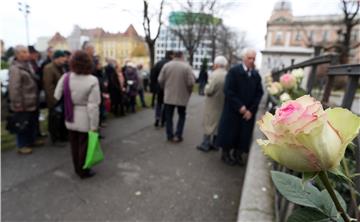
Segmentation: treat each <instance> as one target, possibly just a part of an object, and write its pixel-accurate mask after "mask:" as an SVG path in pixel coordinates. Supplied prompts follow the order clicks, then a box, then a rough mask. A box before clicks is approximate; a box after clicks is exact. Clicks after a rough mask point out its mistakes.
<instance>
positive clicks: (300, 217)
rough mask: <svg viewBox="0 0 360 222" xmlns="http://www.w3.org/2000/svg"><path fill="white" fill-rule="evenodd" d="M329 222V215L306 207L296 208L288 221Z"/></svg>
mask: <svg viewBox="0 0 360 222" xmlns="http://www.w3.org/2000/svg"><path fill="white" fill-rule="evenodd" d="M304 221H306V222H329V221H330V219H329V217H328V216H326V215H324V214H323V213H321V212H320V211H318V210H316V209H314V208H309V207H304V208H299V209H297V210H295V211H294V212H293V213H292V214H291V215H290V217H289V218H288V220H287V222H304Z"/></svg>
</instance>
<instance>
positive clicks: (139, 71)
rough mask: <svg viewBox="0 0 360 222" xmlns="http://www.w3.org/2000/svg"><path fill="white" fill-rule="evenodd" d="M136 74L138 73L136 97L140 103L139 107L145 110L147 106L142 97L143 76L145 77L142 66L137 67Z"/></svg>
mask: <svg viewBox="0 0 360 222" xmlns="http://www.w3.org/2000/svg"><path fill="white" fill-rule="evenodd" d="M136 68H137V73H138V80H139V84H138V95H139V98H140V102H141V106H142V107H143V108H146V107H147V105H146V103H145V97H144V76H146V74H144V73H146V72H145V71H144V70H143V66H142V65H141V64H139V65H137V67H136Z"/></svg>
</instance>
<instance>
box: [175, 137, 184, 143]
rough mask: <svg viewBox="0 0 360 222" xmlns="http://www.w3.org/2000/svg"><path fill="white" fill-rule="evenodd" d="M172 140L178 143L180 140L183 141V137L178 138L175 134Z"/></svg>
mask: <svg viewBox="0 0 360 222" xmlns="http://www.w3.org/2000/svg"><path fill="white" fill-rule="evenodd" d="M172 141H173V142H174V143H180V142H182V141H183V139H182V138H180V137H178V136H175V137H174V138H173V139H172Z"/></svg>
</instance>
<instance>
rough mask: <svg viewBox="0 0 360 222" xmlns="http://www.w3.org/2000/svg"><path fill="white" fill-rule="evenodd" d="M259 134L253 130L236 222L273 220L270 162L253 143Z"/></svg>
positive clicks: (256, 129)
mask: <svg viewBox="0 0 360 222" xmlns="http://www.w3.org/2000/svg"><path fill="white" fill-rule="evenodd" d="M261 137H262V136H261V132H260V131H259V130H258V128H257V127H255V129H254V141H253V144H252V146H251V149H250V153H249V158H248V163H247V167H246V174H245V181H244V185H243V190H242V193H241V200H240V207H239V212H238V219H237V221H238V222H252V221H254V222H259V221H262V222H265V221H266V222H267V221H269V222H270V221H274V220H275V213H274V188H273V186H272V183H271V180H270V169H269V168H270V165H271V163H270V161H269V160H268V159H267V158H266V157H265V156H264V155H263V154H262V152H261V149H260V147H259V146H258V145H257V143H256V142H255V140H256V138H261Z"/></svg>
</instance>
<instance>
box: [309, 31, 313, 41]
mask: <svg viewBox="0 0 360 222" xmlns="http://www.w3.org/2000/svg"><path fill="white" fill-rule="evenodd" d="M308 39H309V41H310V42H313V41H314V30H311V31H310V32H309V34H308Z"/></svg>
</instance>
